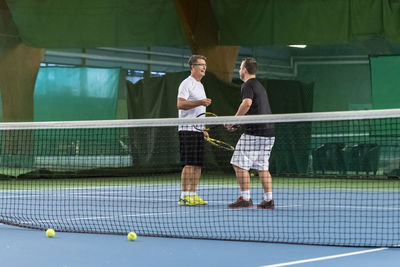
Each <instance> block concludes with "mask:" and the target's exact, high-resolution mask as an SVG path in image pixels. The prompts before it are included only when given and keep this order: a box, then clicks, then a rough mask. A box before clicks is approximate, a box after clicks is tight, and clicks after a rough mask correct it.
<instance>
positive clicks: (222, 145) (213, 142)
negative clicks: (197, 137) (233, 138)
mask: <svg viewBox="0 0 400 267" xmlns="http://www.w3.org/2000/svg"><path fill="white" fill-rule="evenodd" d="M204 139H205V140H206V141H207V142H209V143H210V144H211V145H213V146H216V147H218V148H222V149H225V150H229V151H233V150H235V148H234V147H233V146H231V145H230V144H228V143H225V142H224V141H221V140H217V139H214V138H210V137H204Z"/></svg>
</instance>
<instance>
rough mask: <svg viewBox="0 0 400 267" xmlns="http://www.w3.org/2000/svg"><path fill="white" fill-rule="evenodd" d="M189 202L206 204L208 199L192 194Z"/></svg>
mask: <svg viewBox="0 0 400 267" xmlns="http://www.w3.org/2000/svg"><path fill="white" fill-rule="evenodd" d="M191 203H193V204H194V205H206V204H208V201H205V200H203V199H202V198H201V197H199V196H198V195H194V196H192V197H191Z"/></svg>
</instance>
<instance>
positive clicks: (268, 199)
mask: <svg viewBox="0 0 400 267" xmlns="http://www.w3.org/2000/svg"><path fill="white" fill-rule="evenodd" d="M264 200H265V201H270V200H272V192H266V193H264Z"/></svg>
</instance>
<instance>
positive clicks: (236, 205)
mask: <svg viewBox="0 0 400 267" xmlns="http://www.w3.org/2000/svg"><path fill="white" fill-rule="evenodd" d="M251 207H253V201H251V199H249V200H244V199H243V197H242V196H241V197H239V198H238V199H237V200H236V201H235V202H233V203H231V204H228V208H229V209H243V208H251Z"/></svg>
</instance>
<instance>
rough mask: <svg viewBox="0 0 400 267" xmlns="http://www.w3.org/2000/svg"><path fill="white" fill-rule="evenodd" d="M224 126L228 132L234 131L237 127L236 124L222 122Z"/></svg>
mask: <svg viewBox="0 0 400 267" xmlns="http://www.w3.org/2000/svg"><path fill="white" fill-rule="evenodd" d="M224 126H225V128H226V129H227V130H228V131H230V132H234V131H236V130H237V129H238V128H239V127H238V125H237V124H224Z"/></svg>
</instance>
